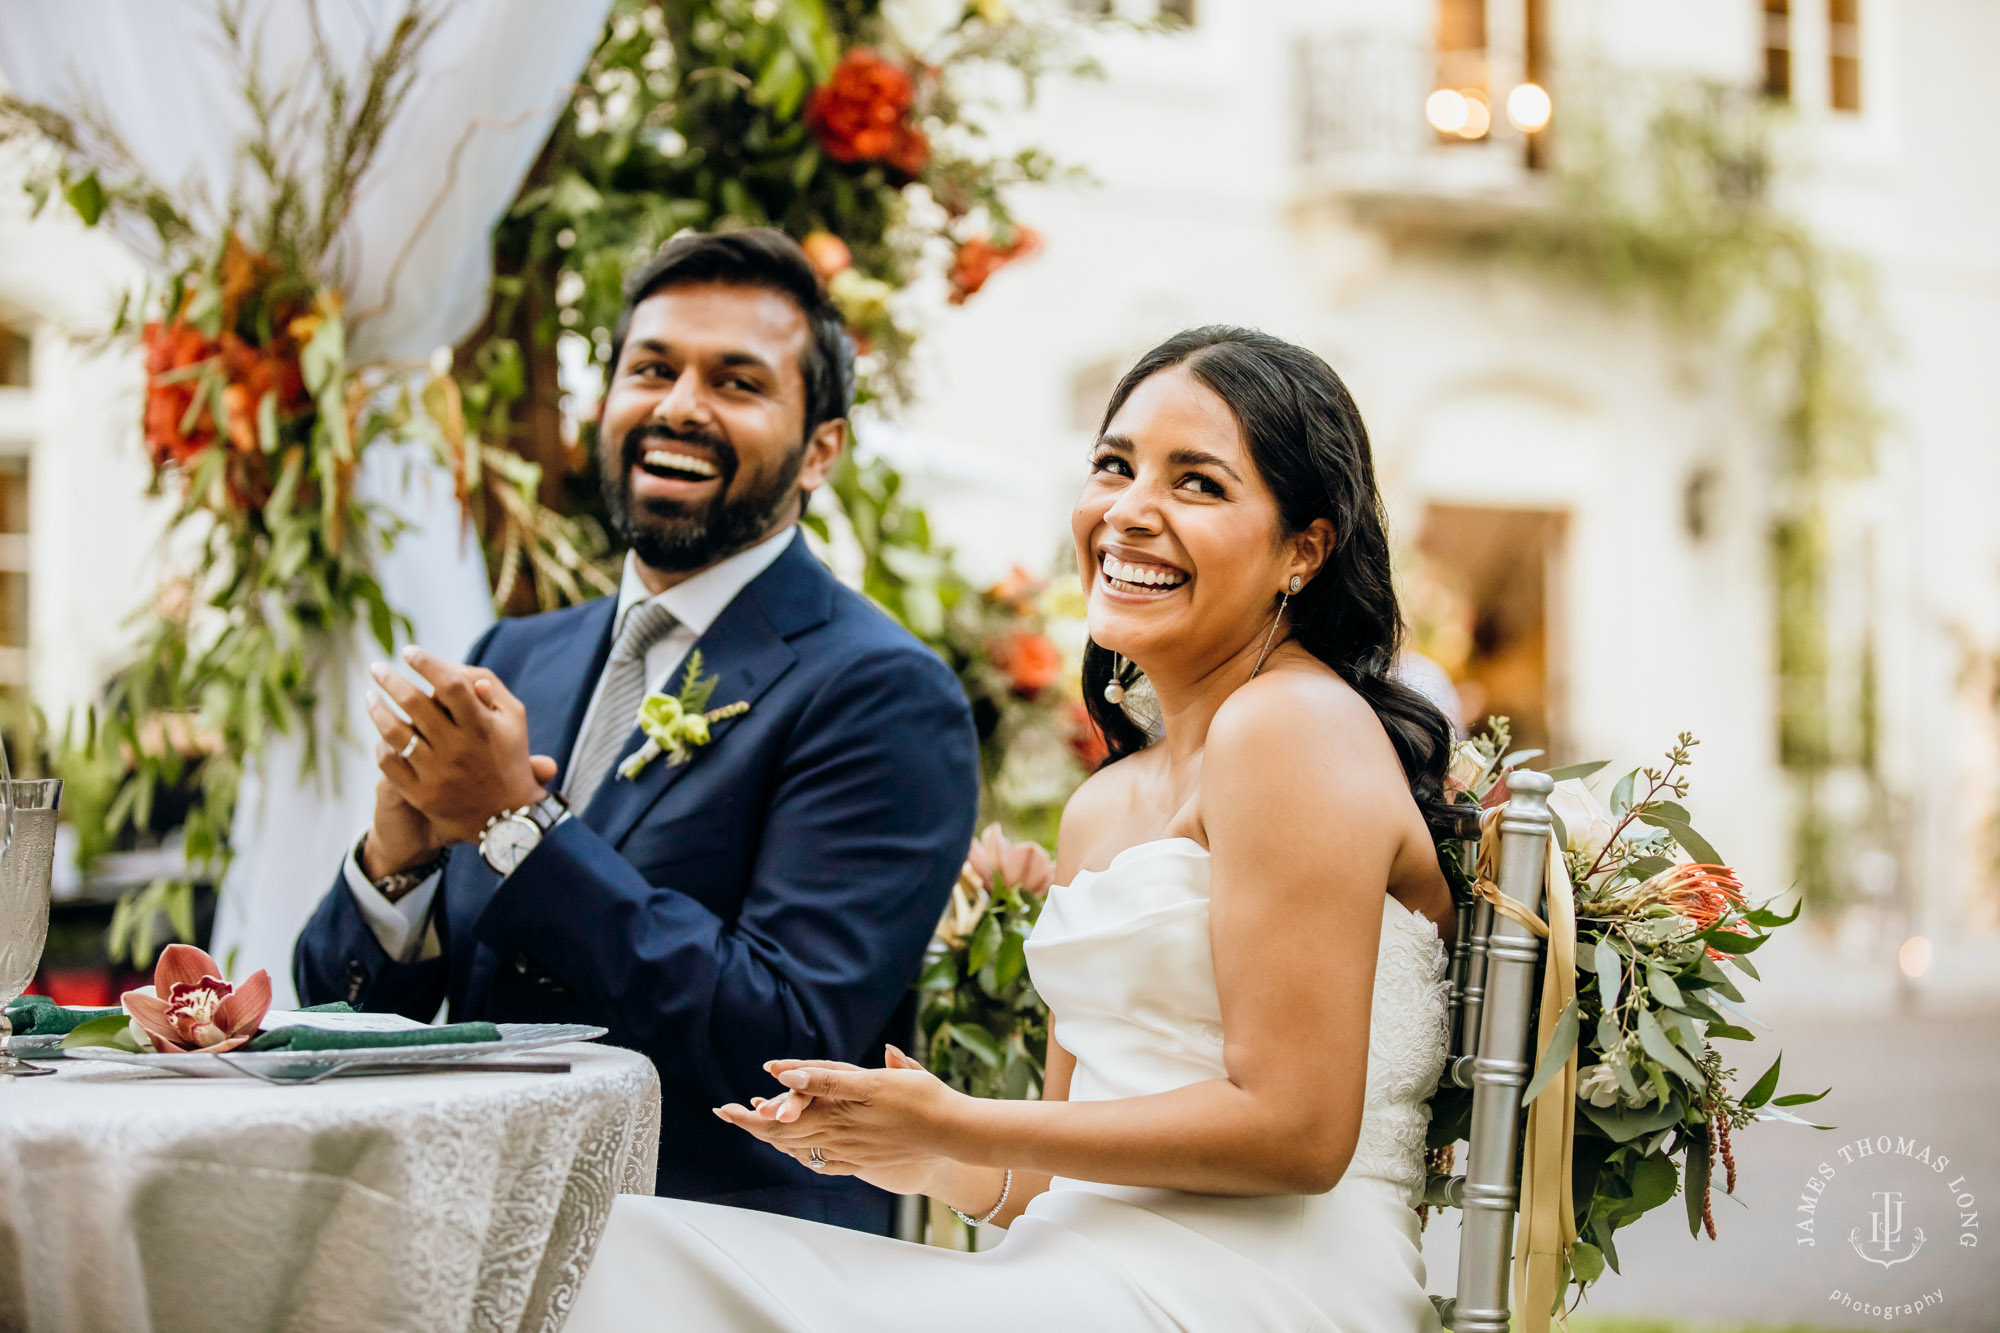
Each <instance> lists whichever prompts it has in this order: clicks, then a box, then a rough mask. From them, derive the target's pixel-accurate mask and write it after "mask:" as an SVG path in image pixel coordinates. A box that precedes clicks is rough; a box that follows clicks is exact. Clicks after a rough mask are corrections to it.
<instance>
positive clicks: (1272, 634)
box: [1250, 574, 1306, 680]
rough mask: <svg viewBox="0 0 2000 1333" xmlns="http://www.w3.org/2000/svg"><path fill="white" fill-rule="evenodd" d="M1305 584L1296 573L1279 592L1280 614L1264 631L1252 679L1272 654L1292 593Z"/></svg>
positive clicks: (1251, 671) (1252, 668)
mask: <svg viewBox="0 0 2000 1333" xmlns="http://www.w3.org/2000/svg"><path fill="white" fill-rule="evenodd" d="M1305 586H1306V581H1305V580H1304V579H1302V578H1300V577H1299V576H1298V575H1297V574H1294V575H1292V581H1291V582H1290V583H1288V584H1286V585H1285V590H1284V591H1283V592H1281V593H1279V594H1278V614H1277V615H1275V616H1272V617H1271V628H1270V629H1268V630H1266V631H1264V646H1263V647H1262V648H1261V649H1259V650H1258V653H1257V665H1256V666H1253V667H1251V668H1250V679H1252V680H1255V679H1257V673H1258V672H1259V671H1262V670H1263V669H1264V659H1265V658H1266V657H1269V656H1270V655H1271V640H1272V639H1274V638H1276V637H1277V635H1278V622H1279V621H1281V620H1283V619H1284V618H1285V608H1286V607H1288V606H1290V605H1291V604H1292V594H1293V593H1295V592H1297V591H1298V590H1299V589H1300V588H1303V587H1305Z"/></svg>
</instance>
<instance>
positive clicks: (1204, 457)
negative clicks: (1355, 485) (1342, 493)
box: [1070, 366, 1316, 676]
mask: <svg viewBox="0 0 2000 1333" xmlns="http://www.w3.org/2000/svg"><path fill="white" fill-rule="evenodd" d="M1070 527H1071V530H1072V532H1073V533H1074V534H1075V537H1076V553H1077V564H1078V566H1079V568H1080V569H1081V570H1082V571H1083V573H1084V579H1085V584H1084V586H1085V590H1086V593H1087V595H1088V598H1089V626H1090V637H1091V638H1092V639H1094V640H1096V641H1097V643H1098V644H1099V645H1100V646H1102V647H1104V648H1107V649H1109V650H1110V651H1112V652H1114V653H1122V654H1123V655H1124V656H1126V657H1128V658H1130V659H1131V660H1132V661H1134V662H1135V663H1137V664H1139V666H1140V667H1141V668H1142V669H1143V670H1145V671H1146V672H1147V673H1148V674H1149V675H1154V676H1157V675H1159V674H1160V673H1161V671H1162V670H1168V671H1174V670H1175V668H1176V665H1177V664H1183V663H1184V664H1185V667H1184V668H1182V669H1184V670H1187V671H1191V672H1194V673H1197V674H1198V673H1200V672H1202V671H1206V670H1208V669H1211V668H1212V667H1214V666H1216V665H1219V664H1220V663H1221V662H1222V661H1225V660H1227V659H1228V658H1229V657H1230V656H1231V655H1233V654H1235V653H1237V652H1240V651H1241V650H1242V649H1243V647H1244V645H1245V644H1246V643H1248V642H1249V641H1250V640H1251V639H1253V638H1255V637H1256V636H1258V635H1261V634H1262V633H1264V632H1265V630H1266V629H1267V628H1268V626H1269V625H1270V622H1271V616H1272V614H1273V612H1274V610H1275V607H1276V603H1277V600H1278V594H1279V592H1280V591H1281V590H1282V589H1283V588H1284V587H1285V584H1286V582H1287V580H1289V579H1290V578H1291V576H1292V575H1293V574H1302V575H1304V576H1305V577H1307V578H1310V577H1311V575H1312V573H1313V569H1312V567H1311V566H1312V565H1313V564H1315V563H1316V562H1315V561H1311V560H1308V559H1305V558H1303V553H1302V552H1301V551H1300V549H1299V547H1300V543H1298V542H1297V541H1295V540H1291V539H1287V538H1286V537H1285V535H1284V534H1283V532H1282V530H1281V523H1280V520H1279V515H1278V503H1277V500H1276V498H1275V497H1274V496H1273V495H1272V494H1271V489H1270V487H1269V486H1268V485H1266V484H1265V482H1264V479H1263V477H1262V476H1261V475H1260V474H1259V473H1258V471H1257V466H1256V463H1255V462H1254V461H1253V460H1252V458H1251V455H1250V447H1249V443H1248V441H1246V440H1245V438H1244V435H1243V428H1242V426H1241V425H1240V424H1239V423H1238V422H1237V420H1236V416H1235V414H1234V413H1232V412H1231V411H1230V410H1229V406H1228V404H1227V403H1225V402H1224V401H1223V400H1222V398H1221V397H1220V396H1219V395H1218V394H1217V393H1216V392H1215V391H1214V390H1213V389H1210V388H1209V387H1208V386H1207V385H1205V384H1203V383H1202V382H1201V381H1200V380H1198V379H1196V378H1195V377H1194V376H1193V375H1192V374H1190V373H1189V372H1188V370H1187V369H1186V368H1185V367H1182V366H1176V367H1173V368H1171V369H1167V370H1163V371H1161V372H1160V373H1158V374H1156V375H1153V376H1151V377H1149V378H1148V379H1146V380H1144V381H1142V382H1141V383H1140V384H1139V385H1138V386H1137V387H1135V388H1134V389H1133V390H1132V393H1131V395H1130V396H1129V397H1128V398H1126V400H1125V402H1124V404H1123V405H1122V406H1121V407H1120V408H1119V409H1118V413H1117V415H1116V416H1114V417H1113V418H1112V419H1111V421H1110V422H1109V424H1107V425H1106V427H1105V430H1104V434H1103V435H1101V436H1099V437H1098V440H1097V442H1096V444H1094V445H1093V446H1092V448H1091V457H1090V477H1089V480H1087V481H1086V482H1085V483H1084V487H1083V493H1082V494H1081V495H1080V496H1078V497H1077V502H1076V509H1075V511H1074V512H1073V513H1072V514H1071V516H1070ZM1176 674H1178V672H1177V673H1176Z"/></svg>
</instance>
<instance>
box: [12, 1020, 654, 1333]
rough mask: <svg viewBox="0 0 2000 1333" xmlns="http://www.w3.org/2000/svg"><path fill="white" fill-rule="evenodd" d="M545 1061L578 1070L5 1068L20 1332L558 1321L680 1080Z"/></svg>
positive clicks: (604, 1063) (523, 1325)
mask: <svg viewBox="0 0 2000 1333" xmlns="http://www.w3.org/2000/svg"><path fill="white" fill-rule="evenodd" d="M536 1054H537V1056H541V1055H547V1056H550V1057H559V1058H563V1059H567V1060H569V1061H570V1062H571V1065H572V1068H571V1072H569V1073H567V1074H506V1073H447V1074H410V1075H398V1076H394V1077H387V1078H363V1077H355V1078H342V1079H332V1080H329V1081H327V1082H324V1083H319V1084H315V1085H313V1086H310V1087H273V1086H271V1085H268V1084H264V1083H259V1082H254V1081H252V1080H249V1079H242V1080H237V1079H194V1078H182V1077H179V1076H176V1075H173V1074H163V1073H159V1072H156V1071H153V1070H145V1069H137V1068H133V1067H130V1066H123V1067H121V1066H117V1065H111V1064H104V1063H99V1062H89V1063H85V1062H82V1061H66V1062H62V1063H61V1065H60V1068H61V1071H62V1072H61V1074H60V1075H59V1076H57V1077H53V1078H37V1079H8V1078H0V1330H13V1329H31V1330H35V1331H36V1333H40V1331H41V1330H49V1331H50V1333H72V1331H74V1333H83V1331H84V1330H92V1331H95V1330H106V1331H107V1333H109V1331H113V1330H115V1331H116V1333H145V1331H146V1330H155V1331H157V1333H169V1331H171V1330H182V1329H186V1330H197V1329H198V1330H202V1331H203V1333H235V1331H236V1330H253V1329H255V1330H262V1329H282V1330H299V1331H300V1333H306V1331H308V1330H313V1331H317V1330H343V1331H344V1330H355V1331H356V1333H359V1331H360V1330H370V1331H371V1333H373V1331H374V1330H384V1329H394V1330H402V1329H408V1330H413V1331H414V1330H423V1333H431V1331H432V1330H445V1329H479V1330H486V1329H508V1330H513V1329H521V1330H544V1329H546V1330H551V1331H553V1330H555V1329H559V1328H560V1327H561V1326H562V1322H563V1317H564V1315H565V1314H566V1313H567V1311H568V1309H569V1303H570V1299H571V1297H572V1295H573V1294H574V1292H575V1289H576V1286H577V1284H578V1283H579V1282H581V1280H582V1278H583V1271H584V1268H585V1267H586V1266H587V1265H588V1263H589V1262H590V1255H591V1252H592V1251H593V1250H594V1249H595V1248H596V1245H597V1239H598V1236H599V1234H600V1233H601V1232H602V1230H603V1227H604V1220H605V1217H606V1215H607V1214H608V1213H609V1212H610V1209H611V1202H612V1199H613V1198H614V1197H615V1196H616V1195H618V1194H619V1193H621V1192H622V1193H635V1194H651V1193H652V1192H653V1171H654V1166H655V1160H656V1158H657V1157H658V1154H659V1115H660V1084H659V1077H658V1075H657V1074H656V1073H655V1071H654V1069H653V1066H652V1063H651V1062H650V1061H648V1060H646V1059H645V1058H644V1057H643V1056H639V1055H636V1054H633V1053H632V1052H630V1051H622V1050H617V1049H615V1048H611V1047H603V1046H595V1045H574V1046H562V1047H556V1048H553V1049H551V1050H549V1051H547V1052H537V1053H536Z"/></svg>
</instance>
